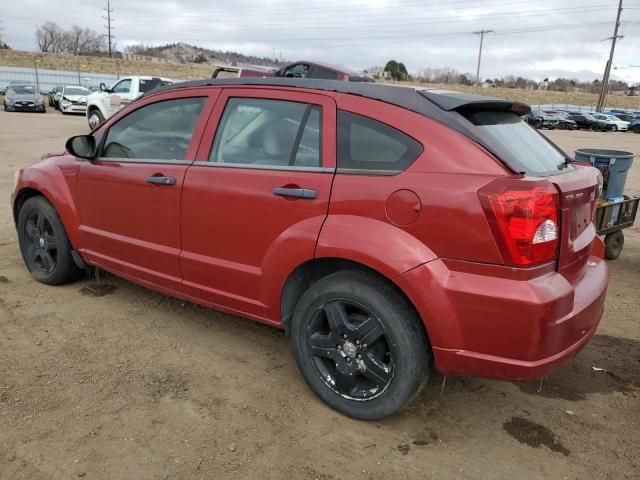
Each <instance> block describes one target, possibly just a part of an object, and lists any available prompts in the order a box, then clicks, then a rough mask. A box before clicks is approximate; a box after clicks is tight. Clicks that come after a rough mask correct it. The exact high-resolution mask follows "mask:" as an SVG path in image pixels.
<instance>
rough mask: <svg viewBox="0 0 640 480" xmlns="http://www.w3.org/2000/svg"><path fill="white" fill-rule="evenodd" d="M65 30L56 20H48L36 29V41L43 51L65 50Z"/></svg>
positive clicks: (56, 51) (57, 51) (58, 51)
mask: <svg viewBox="0 0 640 480" xmlns="http://www.w3.org/2000/svg"><path fill="white" fill-rule="evenodd" d="M63 37H64V31H63V30H62V29H61V28H60V27H59V26H58V24H57V23H54V22H46V23H44V24H42V25H41V26H39V27H38V28H37V29H36V41H37V42H38V48H39V49H40V51H41V52H50V53H60V52H62V51H63V49H64V48H63V43H64V42H63Z"/></svg>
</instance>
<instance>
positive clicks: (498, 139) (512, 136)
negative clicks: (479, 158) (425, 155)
mask: <svg viewBox="0 0 640 480" xmlns="http://www.w3.org/2000/svg"><path fill="white" fill-rule="evenodd" d="M464 116H465V117H466V118H467V120H469V121H470V122H471V123H473V124H474V125H475V126H476V127H477V132H475V133H477V135H478V136H479V137H481V138H483V140H486V141H487V144H489V145H495V146H496V147H498V148H496V150H499V152H500V153H501V154H502V155H500V157H501V160H503V161H504V162H505V163H506V164H507V165H508V166H509V167H510V168H512V169H513V170H515V171H517V172H520V173H523V174H525V175H533V176H548V175H555V174H558V173H564V172H566V171H569V170H571V169H573V167H572V166H571V165H570V163H569V160H568V158H567V155H566V154H565V153H564V152H563V151H562V150H560V149H559V148H558V147H556V146H555V145H554V144H553V143H551V142H550V141H549V140H547V139H546V138H545V137H543V136H542V135H541V134H540V133H538V132H537V131H536V130H535V129H533V128H532V127H531V126H529V125H528V124H527V123H525V122H523V121H522V120H521V118H520V116H519V115H517V114H515V113H513V112H505V111H471V112H465V113H464ZM505 154H506V155H505ZM511 159H513V160H514V161H513V162H510V160H511Z"/></svg>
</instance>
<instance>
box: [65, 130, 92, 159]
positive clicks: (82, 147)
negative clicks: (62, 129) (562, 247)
mask: <svg viewBox="0 0 640 480" xmlns="http://www.w3.org/2000/svg"><path fill="white" fill-rule="evenodd" d="M65 147H66V149H67V151H68V152H69V153H70V154H71V155H73V156H74V157H78V158H84V159H85V160H93V159H94V158H95V157H96V154H97V153H98V152H97V151H96V150H97V148H96V139H95V138H94V137H93V135H78V136H76V137H71V138H70V139H69V140H67V144H66V145H65Z"/></svg>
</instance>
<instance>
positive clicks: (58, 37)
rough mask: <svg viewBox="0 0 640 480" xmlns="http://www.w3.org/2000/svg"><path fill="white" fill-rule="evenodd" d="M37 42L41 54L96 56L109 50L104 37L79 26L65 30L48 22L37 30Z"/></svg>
mask: <svg viewBox="0 0 640 480" xmlns="http://www.w3.org/2000/svg"><path fill="white" fill-rule="evenodd" d="M36 40H37V41H38V48H39V49H40V51H41V52H49V53H68V54H71V55H96V54H101V53H104V52H105V51H106V50H107V45H106V42H105V39H104V37H103V36H102V35H100V34H99V33H98V32H96V31H95V30H92V29H90V28H86V27H85V28H83V27H81V26H79V25H74V26H73V27H71V28H70V29H69V30H63V29H62V28H60V27H59V26H58V25H57V24H56V23H53V22H47V23H45V24H43V25H41V26H39V27H38V28H37V29H36Z"/></svg>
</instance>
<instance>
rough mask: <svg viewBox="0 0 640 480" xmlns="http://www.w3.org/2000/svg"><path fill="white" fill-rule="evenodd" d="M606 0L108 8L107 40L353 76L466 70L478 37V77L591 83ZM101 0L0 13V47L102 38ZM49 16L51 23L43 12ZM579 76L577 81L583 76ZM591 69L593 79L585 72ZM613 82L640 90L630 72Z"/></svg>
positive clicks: (629, 45)
mask: <svg viewBox="0 0 640 480" xmlns="http://www.w3.org/2000/svg"><path fill="white" fill-rule="evenodd" d="M615 3H616V2H613V1H611V0H608V1H606V2H605V0H563V2H557V1H555V0H512V1H507V0H448V1H445V0H397V1H392V0H370V1H367V0H317V1H316V2H308V1H307V0H266V1H262V2H255V0H216V2H211V1H210V0H181V1H175V0H174V1H163V2H158V1H156V0H153V1H152V0H136V1H135V2H125V1H124V0H113V1H112V2H111V5H112V8H113V9H114V11H115V13H114V17H115V21H114V27H115V31H114V33H115V35H116V41H117V43H118V45H119V46H120V47H123V46H125V45H127V44H131V43H145V44H163V43H174V42H187V43H192V44H195V45H200V46H203V47H209V48H215V49H225V50H227V49H228V50H236V51H239V52H243V53H247V54H256V55H263V56H269V57H271V56H272V55H273V52H274V51H275V52H276V55H280V54H281V55H282V57H284V58H285V59H288V60H296V59H300V58H307V59H315V60H318V61H325V62H330V63H339V64H344V65H348V66H351V67H355V68H367V67H370V66H373V65H383V64H384V63H386V61H387V60H389V59H390V58H394V59H397V60H399V61H402V62H403V63H405V65H407V67H408V69H409V70H410V71H413V72H415V71H418V70H420V69H421V68H423V67H443V66H450V67H453V68H456V69H458V70H460V71H463V72H466V71H475V62H476V58H477V53H478V40H479V39H478V36H477V35H474V34H473V33H472V32H474V31H477V30H480V29H482V28H484V29H492V30H494V31H495V33H492V34H489V35H487V37H486V38H485V47H486V49H485V51H484V52H483V64H482V76H483V77H499V76H505V75H510V74H514V75H527V76H529V77H533V78H544V77H546V76H550V75H552V73H550V72H558V71H562V72H566V74H567V75H571V74H572V72H575V74H576V76H580V77H581V78H582V76H584V75H586V76H590V75H592V76H593V77H596V76H600V75H601V74H602V70H603V69H604V64H605V62H606V60H607V58H608V51H609V46H610V43H609V41H603V39H605V38H606V37H609V36H611V34H612V30H613V22H614V20H615V14H616V5H615ZM103 6H104V5H103V2H101V1H99V0H92V1H83V0H66V1H65V0H23V1H21V2H8V3H7V4H6V5H4V6H3V16H2V19H3V22H4V23H3V27H4V32H3V33H4V39H5V40H6V41H7V42H8V43H9V44H10V45H11V46H12V47H13V48H17V49H25V50H33V49H35V40H34V30H35V26H36V25H39V24H41V23H43V22H45V21H47V20H54V21H57V22H58V23H60V24H61V25H63V26H65V27H68V26H70V25H71V24H72V23H81V24H83V25H85V24H86V25H87V26H89V27H91V28H94V29H95V30H98V31H102V30H104V28H103V23H104V22H103V19H102V14H103V11H102V8H103ZM53 13H55V15H52V14H53ZM622 20H623V26H622V32H623V33H624V34H625V38H624V39H623V40H621V41H619V43H618V48H617V49H616V56H615V59H614V64H615V65H617V66H620V67H625V66H626V67H628V66H631V65H640V42H638V41H637V36H638V34H639V33H640V8H637V7H633V6H631V7H629V8H627V9H625V10H624V11H623V15H622ZM585 72H587V73H585ZM589 72H592V73H589ZM613 75H614V76H615V77H617V78H621V79H624V80H627V81H632V82H640V68H620V69H616V70H614V71H613Z"/></svg>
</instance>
